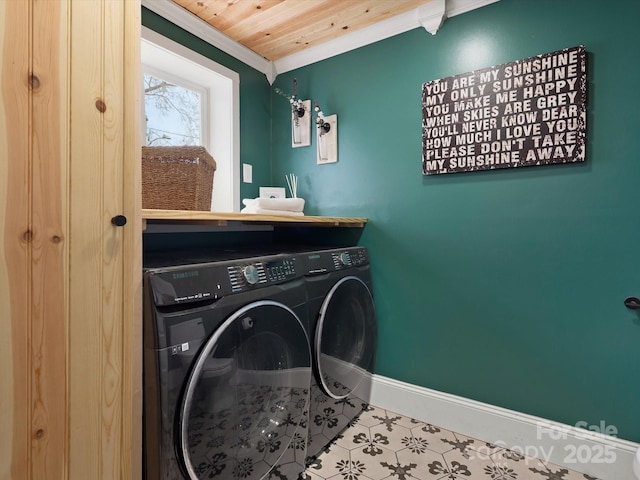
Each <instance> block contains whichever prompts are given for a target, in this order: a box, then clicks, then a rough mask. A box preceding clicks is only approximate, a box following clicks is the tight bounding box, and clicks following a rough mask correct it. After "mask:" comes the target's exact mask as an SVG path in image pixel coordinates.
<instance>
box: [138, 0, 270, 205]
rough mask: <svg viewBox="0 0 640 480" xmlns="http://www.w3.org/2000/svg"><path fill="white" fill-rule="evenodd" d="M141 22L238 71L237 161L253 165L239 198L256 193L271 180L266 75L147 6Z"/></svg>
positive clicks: (268, 88) (268, 102) (268, 97)
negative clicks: (251, 176)
mask: <svg viewBox="0 0 640 480" xmlns="http://www.w3.org/2000/svg"><path fill="white" fill-rule="evenodd" d="M142 25H144V26H145V27H147V28H150V29H151V30H154V31H156V32H158V33H160V34H162V35H164V36H165V37H167V38H170V39H171V40H173V41H174V42H177V43H179V44H181V45H184V46H186V47H188V48H190V49H191V50H193V51H195V52H197V53H199V54H200V55H203V56H205V57H207V58H210V59H211V60H213V61H215V62H217V63H219V64H220V65H224V66H225V67H227V68H229V69H231V70H233V71H235V72H237V73H238V74H239V75H240V138H241V145H240V163H241V164H242V163H249V164H251V165H253V183H250V184H249V183H243V182H241V183H240V198H254V197H257V196H258V187H259V186H260V185H270V181H271V157H270V149H271V97H270V95H271V93H270V90H271V89H270V87H269V83H268V82H267V79H266V77H265V75H264V74H263V73H261V72H259V71H257V70H255V69H254V68H252V67H249V66H248V65H246V64H245V63H243V62H241V61H239V60H237V59H236V58H234V57H232V56H230V55H228V54H226V53H224V52H222V51H221V50H219V49H217V48H215V47H213V46H211V45H210V44H208V43H207V42H205V41H203V40H201V39H200V38H198V37H196V36H194V35H192V34H190V33H189V32H187V31H185V30H183V29H181V28H179V27H177V26H175V25H174V24H172V23H171V22H169V21H167V20H165V19H164V18H162V17H160V16H159V15H156V14H155V13H153V12H152V11H150V10H147V9H146V8H143V9H142ZM241 175H242V169H241Z"/></svg>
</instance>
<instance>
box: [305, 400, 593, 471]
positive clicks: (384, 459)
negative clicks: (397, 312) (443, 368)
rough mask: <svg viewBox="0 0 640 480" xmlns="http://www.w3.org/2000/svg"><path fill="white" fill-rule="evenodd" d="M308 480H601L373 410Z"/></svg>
mask: <svg viewBox="0 0 640 480" xmlns="http://www.w3.org/2000/svg"><path fill="white" fill-rule="evenodd" d="M303 478H304V479H305V480H320V479H331V480H383V479H387V480H431V479H442V480H461V479H465V480H468V479H472V480H585V479H587V480H597V479H596V478H595V477H591V476H589V475H584V474H582V473H577V472H574V471H571V470H567V469H566V468H564V467H559V466H558V465H554V464H550V463H544V462H542V461H541V460H538V459H535V458H531V457H525V456H524V455H521V454H520V453H518V452H515V451H510V450H507V449H505V448H502V447H499V446H496V445H491V444H488V443H485V442H483V441H480V440H476V439H473V438H469V437H466V436H464V435H461V434H459V433H455V432H451V431H449V430H445V429H443V428H439V427H436V426H433V425H429V424H426V423H424V422H420V421H417V420H413V419H411V418H408V417H404V416H402V415H399V414H396V413H394V412H390V411H388V410H383V409H381V408H378V407H373V406H370V407H369V408H368V409H367V410H366V411H364V412H363V413H362V414H361V415H360V417H359V418H358V419H357V420H356V421H354V422H352V424H351V425H350V426H349V427H348V428H347V429H346V430H344V431H343V432H342V434H341V435H340V436H339V437H338V438H337V439H335V440H334V441H333V442H332V443H331V445H329V447H328V448H327V449H326V450H325V451H324V452H323V453H322V454H320V455H319V456H318V458H317V459H316V460H315V462H313V463H311V464H310V465H309V466H308V468H307V470H306V471H305V472H304V474H303Z"/></svg>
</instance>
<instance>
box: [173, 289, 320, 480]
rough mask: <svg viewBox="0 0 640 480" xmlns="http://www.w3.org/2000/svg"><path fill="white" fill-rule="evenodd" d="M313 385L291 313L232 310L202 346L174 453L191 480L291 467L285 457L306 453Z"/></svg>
mask: <svg viewBox="0 0 640 480" xmlns="http://www.w3.org/2000/svg"><path fill="white" fill-rule="evenodd" d="M310 381H311V359H310V349H309V341H308V339H307V335H306V333H305V330H304V327H303V325H302V324H301V322H300V319H299V318H298V316H297V315H296V314H295V313H294V312H293V311H292V310H291V309H289V308H288V307H286V306H285V305H283V304H281V303H277V302H272V301H269V300H264V301H259V302H254V303H251V304H249V305H247V306H245V307H243V308H242V309H240V310H238V311H236V312H235V313H234V314H233V315H231V316H230V317H229V318H228V319H227V320H226V321H225V322H224V323H223V324H222V325H221V326H220V327H219V328H218V329H216V331H215V332H214V333H213V334H212V335H211V337H209V339H208V340H207V342H206V343H205V344H204V345H203V346H202V349H201V351H200V352H199V353H198V356H197V358H196V359H195V361H194V364H193V367H192V370H191V373H190V374H189V377H188V380H187V383H186V385H185V388H184V393H183V395H182V400H181V404H180V408H179V411H178V418H177V433H178V445H177V449H178V451H179V452H178V453H179V456H180V457H181V460H182V467H183V469H184V470H185V473H186V474H187V475H188V478H189V479H203V478H207V479H208V478H213V477H216V476H221V477H222V478H237V479H247V480H251V479H260V478H262V477H264V476H265V475H266V474H268V473H269V471H270V470H271V468H272V467H273V466H274V465H275V464H276V463H278V464H286V463H287V462H291V463H295V462H294V460H295V459H294V458H293V457H292V459H287V458H282V459H281V457H282V456H283V455H284V454H285V452H290V453H287V455H293V456H295V455H298V456H300V455H302V456H304V453H305V450H304V445H305V443H304V442H305V441H306V438H305V436H306V433H305V431H306V430H303V427H306V415H305V412H306V410H307V404H308V399H309V385H310ZM300 450H301V452H300ZM279 466H281V465H279Z"/></svg>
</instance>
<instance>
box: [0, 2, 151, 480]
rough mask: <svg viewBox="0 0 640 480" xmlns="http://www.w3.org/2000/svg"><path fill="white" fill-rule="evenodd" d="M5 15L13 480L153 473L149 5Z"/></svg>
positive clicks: (4, 236)
mask: <svg viewBox="0 0 640 480" xmlns="http://www.w3.org/2000/svg"><path fill="white" fill-rule="evenodd" d="M0 25H2V29H0V55H1V56H0V65H1V66H2V70H1V77H0V93H1V94H2V96H1V97H0V154H1V155H2V162H0V211H1V212H2V214H0V215H1V216H0V247H1V248H0V330H1V331H2V332H3V335H0V361H1V362H2V367H1V369H0V382H1V384H2V385H3V389H2V392H1V393H0V431H2V432H3V433H4V432H11V434H9V435H4V434H3V435H0V479H1V480H5V479H7V480H8V479H15V480H18V479H19V480H31V479H38V480H40V479H45V480H46V479H80V478H91V479H121V478H140V477H141V467H140V459H141V439H140V437H141V435H140V431H141V427H140V424H141V413H142V412H141V380H140V379H141V308H140V298H141V281H140V279H141V254H140V251H141V231H140V223H141V220H140V200H139V177H140V174H139V168H140V167H139V156H140V154H139V117H140V104H139V91H140V87H139V82H140V76H139V71H140V70H139V69H140V66H139V38H140V37H139V30H140V5H139V2H137V1H135V0H127V1H126V2H122V1H113V0H93V1H91V2H87V1H83V0H56V1H46V2H42V1H34V0H30V1H10V2H0ZM118 214H124V215H125V216H126V217H127V218H128V223H127V225H126V226H125V227H116V226H114V225H112V224H111V221H110V220H111V218H112V217H113V216H115V215H118ZM5 332H7V334H5ZM5 387H6V388H5Z"/></svg>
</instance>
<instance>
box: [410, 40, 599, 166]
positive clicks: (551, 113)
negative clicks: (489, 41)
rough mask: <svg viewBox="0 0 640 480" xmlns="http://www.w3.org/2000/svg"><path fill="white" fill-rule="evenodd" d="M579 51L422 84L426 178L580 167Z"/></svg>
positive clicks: (582, 75) (582, 68) (582, 82)
mask: <svg viewBox="0 0 640 480" xmlns="http://www.w3.org/2000/svg"><path fill="white" fill-rule="evenodd" d="M586 90H587V83H586V53H585V50H584V47H583V46H577V47H573V48H567V49H564V50H560V51H557V52H552V53H547V54H543V55H538V56H536V57H531V58H526V59H523V60H518V61H516V62H510V63H505V64H503V65H497V66H494V67H489V68H485V69H482V70H476V71H474V72H470V73H466V74H461V75H455V76H453V77H448V78H444V79H439V80H433V81H430V82H427V83H425V84H423V86H422V172H423V174H425V175H432V174H438V173H452V172H469V171H475V170H490V169H495V168H511V167H523V166H528V165H548V164H554V163H571V162H583V161H584V160H585V132H586Z"/></svg>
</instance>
